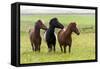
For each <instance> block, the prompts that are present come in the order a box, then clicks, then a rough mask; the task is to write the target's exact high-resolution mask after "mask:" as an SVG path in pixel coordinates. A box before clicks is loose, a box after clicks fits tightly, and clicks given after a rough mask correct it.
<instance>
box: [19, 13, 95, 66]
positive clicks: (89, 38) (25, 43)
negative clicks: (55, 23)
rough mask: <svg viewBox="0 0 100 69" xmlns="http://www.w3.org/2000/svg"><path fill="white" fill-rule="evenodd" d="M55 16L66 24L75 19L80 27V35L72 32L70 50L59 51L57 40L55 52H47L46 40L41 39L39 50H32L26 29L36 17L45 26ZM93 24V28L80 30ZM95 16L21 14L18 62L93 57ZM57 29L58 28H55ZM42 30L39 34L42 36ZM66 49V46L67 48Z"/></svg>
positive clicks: (32, 25)
mask: <svg viewBox="0 0 100 69" xmlns="http://www.w3.org/2000/svg"><path fill="white" fill-rule="evenodd" d="M53 17H57V18H58V20H59V21H60V22H61V23H62V24H63V25H64V26H67V25H68V24H69V23H70V22H71V21H75V22H76V23H77V24H78V27H79V29H80V35H79V36H77V35H76V34H74V33H73V36H72V37H73V43H72V52H71V53H70V54H69V53H68V52H67V53H66V54H64V53H61V51H60V47H59V44H58V41H57V44H56V52H55V53H54V52H51V53H48V48H47V45H46V42H45V41H44V40H43V39H42V44H41V52H40V53H39V52H33V51H32V48H31V44H30V40H29V34H28V30H29V28H33V27H34V23H35V22H36V21H37V20H38V19H42V20H43V21H44V23H45V25H46V26H48V23H49V20H50V19H51V18H53ZM90 26H93V29H87V30H81V28H85V27H90ZM94 28H95V16H94V15H23V16H21V30H20V33H21V36H20V37H21V45H20V63H21V64H26V63H40V62H54V61H75V60H94V59H95V33H94V32H95V31H94ZM57 31H58V30H57ZM43 32H44V31H43V30H41V36H42V38H43ZM67 51H68V48H67Z"/></svg>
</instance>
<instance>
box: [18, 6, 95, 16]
mask: <svg viewBox="0 0 100 69" xmlns="http://www.w3.org/2000/svg"><path fill="white" fill-rule="evenodd" d="M20 8H21V14H34V13H40V14H42V13H43V14H44V13H95V10H91V9H73V8H55V7H39V6H21V7H20Z"/></svg>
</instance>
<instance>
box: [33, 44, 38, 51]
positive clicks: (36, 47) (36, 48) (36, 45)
mask: <svg viewBox="0 0 100 69" xmlns="http://www.w3.org/2000/svg"><path fill="white" fill-rule="evenodd" d="M34 46H35V51H37V50H38V44H36V43H35V44H34Z"/></svg>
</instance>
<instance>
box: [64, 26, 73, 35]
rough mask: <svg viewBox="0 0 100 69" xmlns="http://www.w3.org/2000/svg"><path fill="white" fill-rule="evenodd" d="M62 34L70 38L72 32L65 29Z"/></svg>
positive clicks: (68, 28)
mask: <svg viewBox="0 0 100 69" xmlns="http://www.w3.org/2000/svg"><path fill="white" fill-rule="evenodd" d="M64 33H65V36H66V37H71V35H72V31H71V29H70V27H67V28H66V30H65V32H64Z"/></svg>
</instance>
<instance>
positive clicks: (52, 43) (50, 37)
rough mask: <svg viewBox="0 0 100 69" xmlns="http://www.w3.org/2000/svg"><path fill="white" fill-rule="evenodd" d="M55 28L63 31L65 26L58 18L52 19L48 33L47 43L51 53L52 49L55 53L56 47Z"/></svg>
mask: <svg viewBox="0 0 100 69" xmlns="http://www.w3.org/2000/svg"><path fill="white" fill-rule="evenodd" d="M55 28H61V29H63V28H64V26H63V25H62V24H61V23H60V22H59V21H58V19H57V18H52V19H51V20H50V22H49V28H48V30H47V31H46V43H47V46H48V49H49V52H50V51H52V47H53V49H54V52H55V45H56V36H55V33H54V32H55Z"/></svg>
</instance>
